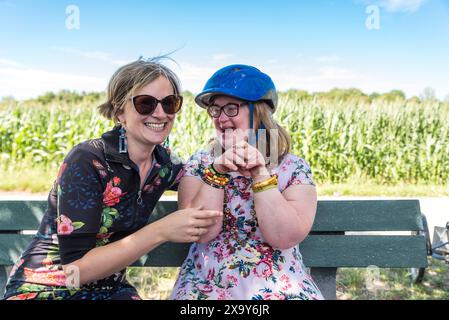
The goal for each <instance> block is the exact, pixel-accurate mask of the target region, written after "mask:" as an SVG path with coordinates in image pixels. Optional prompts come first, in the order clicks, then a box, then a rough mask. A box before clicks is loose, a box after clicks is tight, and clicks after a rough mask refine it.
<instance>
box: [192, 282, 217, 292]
mask: <svg viewBox="0 0 449 320" xmlns="http://www.w3.org/2000/svg"><path fill="white" fill-rule="evenodd" d="M196 287H197V289H198V290H199V291H201V292H202V293H209V292H212V290H213V288H212V286H211V285H210V284H205V283H200V284H197V286H196Z"/></svg>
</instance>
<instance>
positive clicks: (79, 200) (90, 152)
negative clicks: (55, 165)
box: [5, 59, 222, 300]
mask: <svg viewBox="0 0 449 320" xmlns="http://www.w3.org/2000/svg"><path fill="white" fill-rule="evenodd" d="M181 105H182V96H181V95H180V85H179V81H178V78H177V77H176V75H175V74H174V73H173V72H172V71H171V70H170V69H169V68H167V67H166V66H164V65H163V64H161V63H160V62H159V60H158V59H151V60H145V59H139V60H137V61H135V62H132V63H130V64H127V65H125V66H123V67H121V68H119V69H118V70H117V71H116V72H115V74H114V75H113V76H112V78H111V80H110V82H109V85H108V100H107V102H106V103H104V104H103V105H101V106H100V107H99V111H100V113H101V114H102V115H103V116H105V117H106V118H107V119H112V120H114V122H115V123H116V126H115V127H114V128H113V129H112V130H111V131H108V132H106V133H104V134H103V135H102V136H101V138H98V139H93V140H88V141H85V142H82V143H80V144H78V145H77V146H75V147H74V148H73V149H72V150H71V151H70V152H69V153H68V155H67V156H66V158H65V159H64V162H63V163H62V165H61V167H60V170H59V173H58V175H57V178H56V181H55V183H54V185H53V188H52V189H51V191H50V194H49V197H48V209H47V212H46V214H45V216H44V217H43V219H42V222H41V225H40V228H39V231H38V233H37V235H36V236H35V238H34V239H33V241H32V242H31V243H30V245H29V246H28V248H27V249H26V251H25V252H24V253H23V254H22V256H21V257H20V259H19V261H18V262H17V263H16V265H15V266H14V268H13V270H12V272H11V275H10V278H9V281H8V284H7V288H6V293H5V299H9V300H26V299H89V300H92V299H95V300H98V299H108V300H117V299H140V297H139V295H138V293H137V291H136V289H135V288H134V287H133V286H132V285H130V284H129V283H128V282H127V281H126V277H125V270H126V267H127V266H129V265H131V264H132V263H133V262H134V261H136V260H138V259H139V258H140V257H141V256H143V255H144V254H146V253H147V252H149V251H151V250H153V249H154V248H156V247H157V246H158V245H160V244H162V243H164V242H167V241H171V242H193V241H198V240H199V239H200V236H202V235H203V234H205V233H206V232H208V227H209V226H211V225H213V224H214V222H215V219H217V218H218V217H220V216H221V215H222V212H221V210H220V211H218V212H217V211H214V210H199V209H195V208H189V209H183V210H179V211H176V212H173V213H171V214H169V215H167V216H166V217H164V218H162V219H159V220H157V221H156V222H153V223H151V224H149V225H147V221H148V218H149V216H150V214H151V212H152V211H153V209H154V207H155V206H156V204H157V202H158V200H159V198H160V197H161V195H162V194H163V192H164V191H165V190H167V189H176V187H177V184H178V180H179V177H180V173H182V170H181V169H182V163H174V162H173V161H172V158H171V156H170V153H169V150H168V149H166V148H164V147H163V146H162V143H163V142H164V140H165V139H166V138H167V137H168V135H169V133H170V130H171V128H172V126H173V123H174V121H175V117H176V113H177V112H178V111H179V110H180V109H181Z"/></svg>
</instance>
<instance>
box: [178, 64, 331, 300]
mask: <svg viewBox="0 0 449 320" xmlns="http://www.w3.org/2000/svg"><path fill="white" fill-rule="evenodd" d="M195 101H196V103H197V104H198V105H199V106H201V107H203V108H205V109H206V110H207V112H208V114H209V115H210V117H211V119H212V121H213V124H214V127H215V130H216V138H217V141H218V142H219V145H218V148H217V145H216V144H213V147H212V148H211V150H206V151H200V152H198V153H197V154H195V155H193V156H192V157H191V158H190V160H189V161H188V163H187V164H186V166H185V174H184V176H183V178H182V179H181V182H180V185H179V198H178V202H179V206H180V208H192V207H197V206H203V207H204V208H206V209H210V210H223V213H224V215H223V217H222V218H219V219H217V220H218V221H217V223H215V224H214V225H213V226H211V227H210V228H209V230H208V232H207V233H205V234H203V235H202V236H201V237H200V239H199V240H198V241H197V242H196V243H194V244H192V246H191V247H190V251H189V254H188V256H187V258H186V259H185V261H184V263H183V265H182V267H181V270H180V273H179V275H178V279H177V281H176V284H175V288H174V290H173V292H172V295H171V298H172V299H239V300H248V299H323V296H322V294H321V293H320V290H319V289H318V287H317V286H316V285H315V283H314V281H313V280H312V278H311V276H310V275H309V274H308V273H307V271H306V268H305V266H304V264H303V261H302V257H301V253H300V252H299V250H298V244H299V243H300V242H301V241H303V240H304V239H305V238H306V237H307V235H308V233H309V232H310V230H311V227H312V224H313V221H314V217H315V212H316V206H317V194H316V189H315V185H314V182H313V180H312V173H311V169H310V167H309V165H308V164H307V163H306V161H304V160H303V159H301V158H299V157H297V156H295V155H293V154H291V153H289V152H290V137H289V135H288V133H287V132H286V131H285V130H284V129H283V128H282V127H281V126H280V125H279V124H278V123H277V122H276V121H275V120H274V118H273V116H272V114H273V113H274V112H275V110H276V107H277V102H278V97H277V93H276V88H275V86H274V83H273V82H272V80H271V78H270V77H269V76H268V75H266V74H264V73H262V72H261V71H259V70H258V69H256V68H254V67H251V66H246V65H231V66H227V67H224V68H222V69H220V70H218V71H217V72H216V73H215V74H214V75H212V77H211V78H210V79H209V80H208V82H207V83H206V85H205V87H204V90H203V91H202V92H201V93H200V94H199V95H198V96H197V97H196V99H195ZM259 129H264V130H259ZM264 132H265V133H266V136H264V134H263V133H264ZM262 145H263V146H264V147H263V148H261V146H262Z"/></svg>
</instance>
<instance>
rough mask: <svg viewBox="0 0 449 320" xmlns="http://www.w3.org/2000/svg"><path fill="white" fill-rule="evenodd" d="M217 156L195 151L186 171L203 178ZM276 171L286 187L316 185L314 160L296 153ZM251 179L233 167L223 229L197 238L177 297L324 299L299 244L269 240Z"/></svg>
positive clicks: (182, 272)
mask: <svg viewBox="0 0 449 320" xmlns="http://www.w3.org/2000/svg"><path fill="white" fill-rule="evenodd" d="M212 161H213V157H212V156H211V155H210V154H209V153H208V152H206V151H202V152H199V153H197V154H195V155H194V156H192V158H191V159H190V160H189V162H188V163H187V164H186V166H185V168H184V169H185V171H186V172H185V176H192V177H196V178H198V179H201V178H200V172H201V171H202V170H203V168H204V167H206V166H208V165H209V164H210V163H211V162H212ZM271 174H277V175H278V181H279V183H278V187H279V191H281V192H282V191H284V190H285V189H286V188H288V187H289V186H291V185H297V184H307V185H314V182H313V179H312V172H311V170H310V167H309V166H308V164H307V163H306V162H305V161H304V160H303V159H300V158H298V157H296V156H294V155H292V154H288V155H286V156H285V157H284V159H283V161H282V162H281V163H280V165H279V166H277V167H276V168H273V169H272V171H271ZM251 185H252V179H251V178H246V177H243V176H239V175H238V174H237V173H231V181H230V183H229V184H228V186H227V188H226V189H225V196H224V208H223V210H224V217H223V228H222V231H221V233H220V234H219V235H218V236H217V238H215V239H213V240H212V241H210V242H208V243H194V244H192V246H191V247H190V251H189V254H188V256H187V258H186V259H185V261H184V263H183V265H182V267H181V270H180V273H179V275H178V279H177V281H176V284H175V288H174V290H173V292H172V295H171V299H189V300H191V299H194V300H196V299H218V300H221V299H241V300H250V299H253V300H267V299H276V300H284V299H300V300H306V299H323V296H322V294H321V292H320V290H319V289H318V287H317V286H316V284H315V283H314V282H313V280H312V278H311V276H310V275H309V274H308V273H307V271H306V268H305V266H304V264H303V261H302V256H301V253H300V252H299V250H298V248H297V247H296V246H295V247H292V248H289V249H284V250H280V249H275V248H273V247H271V246H270V245H269V244H268V243H266V242H265V241H264V238H263V236H262V234H261V232H260V229H259V225H258V221H257V214H256V211H255V206H254V200H253V193H252V189H251Z"/></svg>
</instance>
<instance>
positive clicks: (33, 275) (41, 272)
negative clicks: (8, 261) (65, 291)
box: [24, 267, 66, 286]
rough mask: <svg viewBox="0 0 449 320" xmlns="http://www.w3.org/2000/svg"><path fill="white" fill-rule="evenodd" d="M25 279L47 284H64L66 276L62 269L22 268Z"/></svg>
mask: <svg viewBox="0 0 449 320" xmlns="http://www.w3.org/2000/svg"><path fill="white" fill-rule="evenodd" d="M24 275H25V281H26V282H32V283H37V284H43V285H48V286H65V285H66V277H65V273H64V271H63V270H49V269H47V268H45V267H44V268H39V269H30V268H25V269H24Z"/></svg>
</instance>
